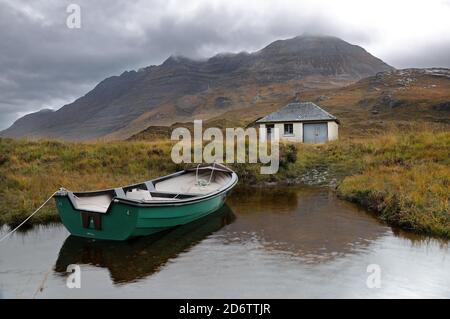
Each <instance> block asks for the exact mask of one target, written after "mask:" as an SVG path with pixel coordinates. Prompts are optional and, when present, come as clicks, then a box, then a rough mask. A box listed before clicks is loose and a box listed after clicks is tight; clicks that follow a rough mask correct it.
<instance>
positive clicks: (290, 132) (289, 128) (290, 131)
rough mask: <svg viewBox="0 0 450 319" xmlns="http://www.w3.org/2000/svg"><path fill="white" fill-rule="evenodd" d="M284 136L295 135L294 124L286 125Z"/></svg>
mask: <svg viewBox="0 0 450 319" xmlns="http://www.w3.org/2000/svg"><path fill="white" fill-rule="evenodd" d="M284 135H294V124H284Z"/></svg>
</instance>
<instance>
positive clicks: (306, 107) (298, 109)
mask: <svg viewBox="0 0 450 319" xmlns="http://www.w3.org/2000/svg"><path fill="white" fill-rule="evenodd" d="M303 121H336V122H338V120H337V119H336V117H335V116H333V115H331V114H330V113H328V112H327V111H325V110H323V109H322V108H321V107H319V106H318V105H316V104H314V103H312V102H295V103H289V104H288V105H286V106H283V107H282V108H280V109H279V110H278V111H276V112H273V113H270V114H269V115H266V116H264V117H263V118H261V119H259V120H257V121H256V123H266V122H303Z"/></svg>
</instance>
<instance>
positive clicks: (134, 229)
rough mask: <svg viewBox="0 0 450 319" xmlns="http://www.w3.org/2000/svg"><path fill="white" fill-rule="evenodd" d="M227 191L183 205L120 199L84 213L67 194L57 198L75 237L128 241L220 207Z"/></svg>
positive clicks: (174, 225) (179, 223) (63, 221)
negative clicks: (100, 209)
mask: <svg viewBox="0 0 450 319" xmlns="http://www.w3.org/2000/svg"><path fill="white" fill-rule="evenodd" d="M225 198H226V193H221V194H217V195H215V196H212V197H209V198H204V199H202V200H199V201H193V202H190V203H185V204H183V205H161V206H139V205H131V204H128V203H125V202H121V201H117V202H114V203H113V204H111V207H110V208H109V209H108V211H107V212H106V213H92V212H83V211H80V210H77V209H75V208H74V207H73V205H72V203H71V201H70V199H69V197H68V196H57V197H55V202H56V207H57V209H58V212H59V215H60V217H61V221H62V223H63V224H64V226H65V227H66V228H67V230H68V231H69V232H70V233H71V234H72V235H75V236H80V237H86V238H93V239H94V238H95V239H103V240H127V239H129V238H132V237H137V236H147V235H150V234H154V233H157V232H160V231H163V230H166V229H169V228H172V227H176V226H180V225H184V224H187V223H190V222H192V221H194V220H196V219H199V218H201V217H203V216H206V215H208V214H211V213H213V212H215V211H216V210H218V209H219V208H221V207H222V206H223V204H224V202H225Z"/></svg>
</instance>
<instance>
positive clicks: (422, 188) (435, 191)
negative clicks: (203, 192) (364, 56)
mask: <svg viewBox="0 0 450 319" xmlns="http://www.w3.org/2000/svg"><path fill="white" fill-rule="evenodd" d="M172 145H173V142H172V141H170V140H167V139H163V140H154V141H126V142H125V141H124V142H96V143H62V142H55V141H45V140H42V141H27V140H11V139H0V182H1V185H2V187H1V188H0V223H11V224H15V223H17V222H18V221H21V220H22V219H23V218H24V217H25V216H27V215H28V214H29V213H30V212H32V211H33V210H34V209H35V208H36V207H38V206H39V205H40V203H41V202H42V201H43V200H44V199H46V198H47V197H48V196H50V194H52V193H53V192H54V191H55V190H57V189H58V188H59V187H65V188H67V189H70V190H83V191H87V190H95V189H103V188H110V187H116V186H118V185H127V184H132V183H135V182H139V181H143V180H147V179H150V178H153V177H157V176H161V175H164V174H168V173H171V172H173V171H175V170H178V169H181V168H182V167H184V165H177V164H174V163H173V162H172V160H171V159H170V152H171V147H172ZM280 155H281V157H280V169H279V171H278V173H277V174H275V175H261V174H260V164H245V163H243V164H232V165H230V166H231V167H232V168H233V169H234V170H235V171H236V172H237V174H238V175H239V178H240V182H241V183H243V184H248V185H263V184H267V183H300V182H302V179H301V177H302V176H303V175H305V174H308V173H309V172H311V171H313V170H316V171H325V172H328V174H327V175H326V180H325V181H324V182H325V183H327V182H329V181H330V180H331V179H335V180H336V181H337V193H338V195H339V196H341V197H342V198H345V199H348V200H351V201H355V202H357V203H359V204H361V205H363V206H365V207H367V208H369V209H371V210H374V211H376V212H378V213H379V215H380V217H381V218H383V219H384V220H386V221H387V222H389V223H391V224H395V225H398V226H401V227H403V228H408V229H411V230H414V231H418V232H426V233H430V234H438V235H442V236H446V237H450V220H449V218H450V217H449V216H450V212H449V194H450V132H430V131H424V132H411V131H409V132H407V133H401V132H395V133H386V134H383V135H379V136H376V137H372V138H359V139H355V138H345V139H342V140H339V141H334V142H331V143H327V144H324V145H306V144H296V145H293V144H282V145H281V149H280ZM57 219H58V217H57V214H56V211H55V209H54V208H53V207H52V205H48V206H47V207H46V208H45V210H44V211H43V212H42V213H39V214H37V215H36V217H34V218H33V219H32V221H34V222H36V223H40V222H47V221H54V220H57Z"/></svg>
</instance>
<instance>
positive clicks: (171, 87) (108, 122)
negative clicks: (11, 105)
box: [1, 36, 393, 140]
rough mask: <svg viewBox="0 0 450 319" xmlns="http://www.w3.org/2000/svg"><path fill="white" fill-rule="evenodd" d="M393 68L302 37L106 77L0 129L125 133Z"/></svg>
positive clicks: (14, 133) (342, 46)
mask: <svg viewBox="0 0 450 319" xmlns="http://www.w3.org/2000/svg"><path fill="white" fill-rule="evenodd" d="M392 69H393V68H392V67H391V66H389V65H387V64H386V63H384V62H383V61H381V60H380V59H378V58H376V57H374V56H372V55H371V54H370V53H368V52H367V51H365V50H364V49H363V48H361V47H359V46H356V45H351V44H349V43H347V42H345V41H343V40H341V39H338V38H335V37H329V36H299V37H295V38H292V39H288V40H279V41H275V42H273V43H271V44H269V45H268V46H266V47H265V48H263V49H261V50H259V51H257V52H253V53H246V52H242V53H237V54H218V55H216V56H214V57H211V58H209V59H206V60H193V59H189V58H186V57H180V56H171V57H169V58H168V59H167V60H166V61H164V63H162V64H161V65H159V66H149V67H146V68H142V69H140V70H138V71H127V72H124V73H122V74H121V75H120V76H113V77H110V78H107V79H105V80H103V81H102V82H100V83H99V84H98V85H97V86H96V87H95V88H94V89H93V90H92V91H90V92H89V93H87V94H86V95H85V96H83V97H81V98H79V99H77V100H76V101H74V102H73V103H71V104H68V105H65V106H63V107H62V108H60V109H59V110H57V111H54V112H50V111H45V112H37V113H33V114H29V115H27V116H24V117H22V118H20V119H19V120H17V121H16V122H15V123H14V124H13V125H12V126H11V127H10V128H8V129H6V130H5V131H3V132H1V135H2V136H8V137H24V136H29V137H50V138H60V139H68V140H86V139H95V138H103V137H106V138H126V137H128V136H131V135H133V134H135V133H137V132H139V131H141V130H143V129H145V128H146V127H148V126H149V125H171V124H173V123H174V122H177V121H189V120H192V119H194V118H198V119H209V118H212V117H215V116H217V115H220V114H222V113H225V112H228V111H230V110H236V109H241V108H246V107H250V106H252V105H255V104H257V103H258V102H260V101H261V100H263V99H264V91H265V90H269V91H271V95H272V96H275V97H276V95H277V94H278V93H277V88H278V87H280V86H286V85H287V86H288V87H289V88H291V89H292V92H294V91H307V90H309V89H316V88H332V87H341V86H343V85H346V84H349V83H352V82H354V81H357V80H360V79H362V78H365V77H368V76H373V75H375V74H376V73H378V72H382V71H389V70H392ZM292 92H291V94H292Z"/></svg>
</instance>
